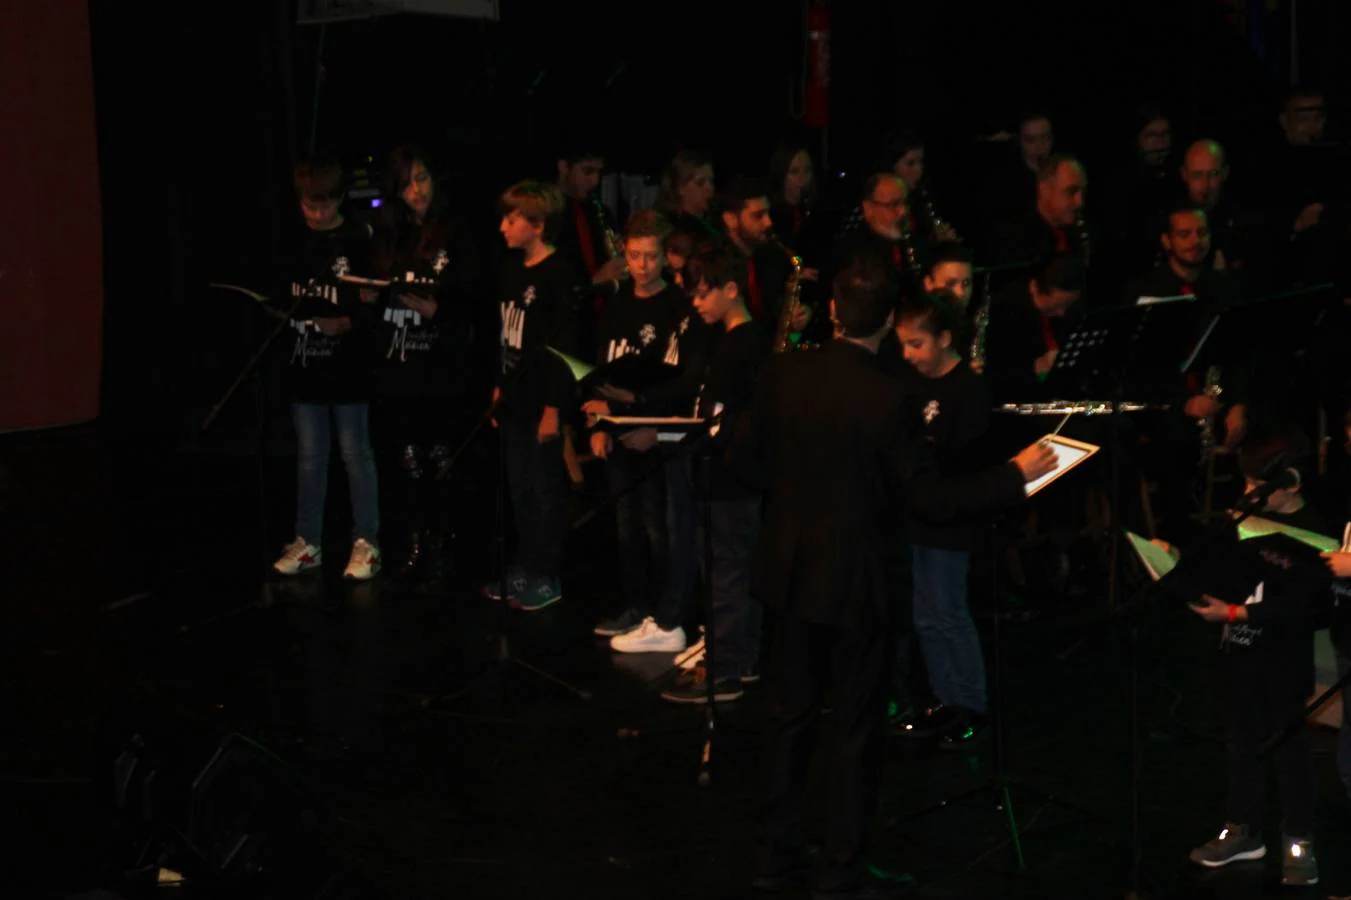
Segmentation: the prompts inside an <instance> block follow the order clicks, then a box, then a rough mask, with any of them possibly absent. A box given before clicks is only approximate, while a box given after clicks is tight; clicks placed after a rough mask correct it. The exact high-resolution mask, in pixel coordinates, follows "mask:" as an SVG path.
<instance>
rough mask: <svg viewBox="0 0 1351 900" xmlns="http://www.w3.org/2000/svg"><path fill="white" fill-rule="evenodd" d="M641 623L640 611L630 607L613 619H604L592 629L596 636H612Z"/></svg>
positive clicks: (626, 632) (627, 631)
mask: <svg viewBox="0 0 1351 900" xmlns="http://www.w3.org/2000/svg"><path fill="white" fill-rule="evenodd" d="M641 624H643V615H642V613H640V612H638V610H636V609H633V608H632V607H630V608H629V609H626V610H624V611H623V612H622V613H620V614H619V615H617V616H615V617H614V618H613V619H605V620H604V621H602V622H601V623H600V624H599V625H597V626H596V627H595V628H594V629H592V631H593V632H594V633H595V634H596V636H597V637H614V636H615V635H619V634H628V633H629V632H630V631H633V630H634V629H635V628H637V627H638V626H639V625H641Z"/></svg>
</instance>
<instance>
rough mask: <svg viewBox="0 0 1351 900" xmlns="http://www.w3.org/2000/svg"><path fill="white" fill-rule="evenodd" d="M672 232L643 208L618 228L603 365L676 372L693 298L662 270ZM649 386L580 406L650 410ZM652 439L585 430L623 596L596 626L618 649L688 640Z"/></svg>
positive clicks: (592, 411)
mask: <svg viewBox="0 0 1351 900" xmlns="http://www.w3.org/2000/svg"><path fill="white" fill-rule="evenodd" d="M670 232H671V226H670V223H669V222H667V221H666V219H665V218H664V217H663V216H662V215H661V214H660V213H657V212H653V211H652V210H643V211H640V212H637V213H634V214H633V216H631V217H630V219H629V222H628V225H627V227H626V228H625V233H624V259H625V262H626V263H627V265H628V271H629V275H630V279H629V280H628V281H627V282H626V283H625V284H624V285H623V286H622V287H621V288H620V291H619V293H618V294H616V295H615V296H614V298H613V299H611V301H610V302H609V304H607V306H606V308H605V315H604V317H603V318H602V319H601V323H600V328H599V330H598V331H599V334H598V344H599V346H598V348H597V354H596V355H597V361H598V362H599V364H600V365H602V366H605V365H607V364H613V363H615V362H616V361H619V360H624V359H626V358H633V362H635V363H640V364H647V366H648V367H649V368H656V369H659V368H660V367H661V366H662V365H663V364H665V365H669V366H671V367H672V369H671V373H672V374H674V373H675V372H676V368H675V367H677V366H678V365H679V364H680V361H681V360H680V355H681V354H680V335H681V329H680V323H681V322H682V321H684V320H685V318H686V316H687V314H688V309H689V298H688V296H686V294H685V293H684V291H682V290H680V289H679V288H677V287H675V286H674V285H671V284H668V283H667V282H666V279H665V277H664V275H663V270H664V268H665V264H666V255H665V246H664V243H665V240H666V237H667V236H668V235H669V234H670ZM618 370H619V367H615V371H618ZM647 389H648V386H647V385H646V384H642V385H640V384H619V385H607V386H605V387H604V388H603V389H602V392H601V394H602V395H601V396H600V397H597V398H593V399H590V400H588V401H587V402H586V403H585V404H584V405H583V406H582V411H583V412H585V413H586V414H587V415H588V416H592V417H594V416H602V415H608V414H610V413H611V411H612V408H614V409H615V410H616V411H617V409H618V408H619V407H620V406H623V407H626V412H630V413H638V414H646V413H648V412H650V411H651V410H650V409H648V408H646V404H645V402H644V397H643V393H644V391H645V390H647ZM656 446H657V433H656V431H655V430H654V429H651V428H641V429H635V430H631V431H628V432H627V433H624V434H621V435H619V436H618V439H617V440H616V439H615V438H614V437H612V436H611V435H610V434H609V433H608V432H606V431H595V432H594V433H592V435H591V452H592V453H593V454H594V455H595V456H596V457H597V458H598V459H603V460H605V463H606V472H607V474H608V476H609V481H610V489H611V491H612V492H614V493H615V494H616V495H617V496H618V499H617V500H616V502H615V518H616V524H617V526H618V539H619V568H620V582H621V589H622V590H623V592H624V600H625V602H626V603H627V604H628V607H627V608H626V609H625V610H624V611H623V612H621V613H620V614H619V615H618V616H617V617H615V618H613V619H609V620H606V621H603V622H601V623H600V624H599V625H597V626H596V628H595V632H596V634H598V635H600V636H602V637H609V638H610V639H611V640H610V646H611V647H612V649H614V650H616V651H619V652H621V653H642V652H666V653H679V652H680V651H681V650H684V649H685V630H684V628H683V627H681V619H682V616H683V614H684V612H685V610H684V609H683V607H682V602H681V598H680V597H679V596H678V595H677V594H676V593H675V592H670V591H668V590H667V589H666V588H667V580H668V570H669V567H670V565H671V561H670V557H671V552H670V546H669V534H668V527H667V518H666V513H667V509H666V491H665V487H666V481H667V472H666V471H665V468H666V466H665V465H664V464H663V463H661V462H660V460H659V459H657V458H655V456H656V455H655V454H654V453H653V452H652V451H653V450H654V448H656ZM659 470H661V471H659Z"/></svg>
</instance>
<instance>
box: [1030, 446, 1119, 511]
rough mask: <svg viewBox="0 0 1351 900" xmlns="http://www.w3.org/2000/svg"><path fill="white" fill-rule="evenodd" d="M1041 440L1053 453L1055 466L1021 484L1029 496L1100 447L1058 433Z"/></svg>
mask: <svg viewBox="0 0 1351 900" xmlns="http://www.w3.org/2000/svg"><path fill="white" fill-rule="evenodd" d="M1041 442H1042V443H1044V444H1046V445H1047V446H1049V447H1050V448H1051V450H1052V451H1053V452H1054V453H1055V460H1056V468H1055V470H1054V471H1052V472H1048V473H1047V474H1045V475H1043V476H1041V477H1040V478H1037V479H1034V480H1032V481H1029V482H1027V483H1026V484H1024V485H1023V492H1024V493H1025V494H1026V495H1027V496H1029V497H1032V496H1035V495H1036V493H1037V491H1039V490H1041V489H1042V488H1044V487H1046V485H1048V484H1050V483H1051V482H1053V481H1055V480H1056V479H1057V478H1059V477H1060V476H1061V475H1064V474H1065V473H1066V472H1068V471H1069V470H1070V469H1073V468H1074V467H1075V466H1077V465H1079V464H1080V463H1081V462H1083V461H1084V460H1086V459H1088V458H1089V457H1090V456H1092V455H1093V454H1094V453H1097V452H1098V450H1099V449H1100V448H1098V447H1097V446H1096V445H1094V444H1085V443H1084V442H1083V441H1076V440H1074V439H1073V438H1067V437H1064V436H1063V435H1059V434H1048V435H1046V437H1044V438H1042V439H1041Z"/></svg>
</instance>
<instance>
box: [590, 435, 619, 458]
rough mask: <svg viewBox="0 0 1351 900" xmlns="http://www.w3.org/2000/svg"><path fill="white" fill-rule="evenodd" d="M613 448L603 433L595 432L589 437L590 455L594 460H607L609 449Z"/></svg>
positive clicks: (607, 436)
mask: <svg viewBox="0 0 1351 900" xmlns="http://www.w3.org/2000/svg"><path fill="white" fill-rule="evenodd" d="M612 446H614V445H613V444H612V443H611V441H610V436H609V435H608V434H606V433H605V432H603V431H597V432H594V433H592V435H591V455H592V456H594V457H595V458H596V459H607V458H608V457H609V456H610V448H611V447H612Z"/></svg>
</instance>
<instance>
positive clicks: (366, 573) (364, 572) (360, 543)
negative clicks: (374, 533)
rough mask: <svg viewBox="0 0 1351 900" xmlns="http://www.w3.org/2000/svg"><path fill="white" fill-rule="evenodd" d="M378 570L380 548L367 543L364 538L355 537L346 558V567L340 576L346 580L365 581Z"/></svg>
mask: <svg viewBox="0 0 1351 900" xmlns="http://www.w3.org/2000/svg"><path fill="white" fill-rule="evenodd" d="M379 571H380V548H379V547H377V546H375V545H374V544H371V543H367V541H366V539H365V538H357V539H356V543H354V544H352V556H351V557H350V558H349V559H348V560H347V568H346V569H343V570H342V577H343V578H346V579H347V580H348V581H366V580H367V579H370V578H374V577H375V575H376V573H377V572H379Z"/></svg>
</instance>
